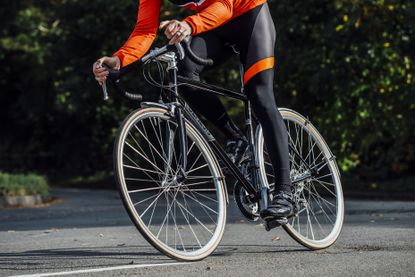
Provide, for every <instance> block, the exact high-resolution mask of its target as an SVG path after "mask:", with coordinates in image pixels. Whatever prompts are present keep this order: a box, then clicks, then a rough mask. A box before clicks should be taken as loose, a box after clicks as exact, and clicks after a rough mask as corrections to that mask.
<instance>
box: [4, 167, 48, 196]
mask: <svg viewBox="0 0 415 277" xmlns="http://www.w3.org/2000/svg"><path fill="white" fill-rule="evenodd" d="M35 194H40V195H42V196H48V195H49V186H48V183H47V181H46V179H45V178H44V177H43V176H39V175H36V174H8V173H2V172H0V195H3V196H26V195H35Z"/></svg>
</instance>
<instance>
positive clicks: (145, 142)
mask: <svg viewBox="0 0 415 277" xmlns="http://www.w3.org/2000/svg"><path fill="white" fill-rule="evenodd" d="M125 126H127V128H124V132H123V133H122V134H121V135H120V139H119V141H120V142H123V143H118V145H119V151H117V152H118V153H119V154H118V155H117V164H118V165H119V166H118V175H119V183H120V188H121V192H122V195H123V196H124V202H125V204H126V207H127V210H129V214H130V217H131V218H132V219H133V221H134V223H136V226H137V227H138V228H139V230H140V232H141V233H142V234H143V235H144V236H145V237H146V239H147V240H149V242H150V243H152V244H153V246H155V247H156V248H158V249H159V250H161V251H162V252H164V253H165V254H167V255H169V256H172V257H174V258H178V259H186V260H189V259H200V258H203V257H204V256H207V255H208V254H209V253H210V252H212V251H213V250H214V248H216V246H217V244H218V242H219V240H220V238H221V236H222V234H223V229H224V223H225V207H224V199H225V198H224V191H223V184H222V180H221V178H220V174H219V170H218V168H217V165H216V164H215V163H212V162H211V160H212V157H211V153H210V152H209V151H208V150H207V148H206V147H205V144H204V142H203V140H202V139H201V138H200V136H199V135H198V134H197V132H196V131H195V130H194V128H192V127H191V126H190V125H187V131H188V134H187V143H188V153H187V154H188V160H189V162H188V164H189V165H188V169H187V170H186V173H187V180H185V181H184V182H183V181H181V180H179V179H178V177H179V176H180V174H179V170H178V168H179V166H178V165H179V159H180V158H181V157H179V154H178V153H179V151H178V149H179V148H178V134H177V132H176V129H177V124H176V123H175V122H174V120H172V119H171V118H170V117H168V116H166V115H164V114H163V113H145V114H141V115H139V116H138V117H137V118H132V119H130V121H129V123H128V122H127V124H126V125H125ZM166 127H168V130H170V131H166Z"/></svg>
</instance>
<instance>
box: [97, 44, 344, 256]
mask: <svg viewBox="0 0 415 277" xmlns="http://www.w3.org/2000/svg"><path fill="white" fill-rule="evenodd" d="M185 55H187V56H188V57H189V58H191V59H192V60H193V61H194V62H196V63H199V64H202V65H212V64H213V61H212V60H210V59H204V58H201V57H198V56H196V55H195V54H194V53H193V52H192V49H191V48H190V42H189V40H186V41H185V42H184V43H181V44H176V45H166V46H164V47H161V48H155V49H153V50H151V51H150V52H149V53H148V54H146V55H145V56H143V57H142V58H141V59H139V60H137V61H136V62H134V63H132V64H130V65H128V66H126V67H123V68H122V69H120V70H111V69H109V77H108V78H109V80H111V81H112V83H113V85H114V86H115V88H116V90H117V91H118V92H120V93H122V94H123V95H124V96H126V97H127V98H129V99H132V100H135V101H138V102H139V103H140V108H138V109H137V110H134V111H133V112H132V113H131V114H130V115H129V116H127V118H126V119H125V120H124V122H123V123H122V124H121V126H120V128H119V132H118V135H117V137H116V140H115V146H114V171H115V178H116V181H117V183H118V187H119V191H120V195H121V198H122V201H123V204H124V206H125V208H126V210H127V212H128V214H129V216H130V218H131V220H132V222H133V223H134V224H135V226H136V227H137V229H138V231H140V233H141V234H142V235H143V236H144V238H145V239H146V240H147V241H148V242H149V243H150V244H151V245H153V246H154V247H155V248H156V249H158V250H159V251H161V252H162V253H164V254H165V255H167V256H169V257H171V258H174V259H177V260H181V261H197V260H201V259H204V258H206V257H207V256H209V255H210V254H211V253H212V252H213V251H214V250H215V249H216V248H217V246H218V244H219V242H220V240H221V238H222V236H223V233H224V230H225V225H226V210H227V205H228V204H229V198H230V197H229V195H228V190H227V186H226V182H227V181H228V180H230V179H232V178H233V179H234V180H236V183H235V184H234V186H233V197H231V198H233V199H234V201H235V202H236V205H237V207H238V208H239V210H240V211H241V213H242V215H243V216H245V217H246V218H247V219H248V220H250V221H257V220H262V219H261V218H260V216H259V212H260V211H261V209H264V208H266V207H267V206H268V203H270V201H271V200H272V191H273V189H274V176H273V170H272V165H271V163H270V159H269V155H270V154H272V153H268V152H267V149H266V146H265V145H264V137H263V133H262V129H261V125H260V124H259V123H258V121H257V119H256V118H255V116H254V115H253V113H252V110H251V105H250V102H249V100H248V99H247V97H246V96H245V95H244V93H243V85H242V86H241V87H242V89H241V92H234V91H231V90H228V89H225V88H222V87H219V86H215V85H211V84H207V83H205V82H199V81H195V80H192V79H189V78H185V77H183V76H179V75H178V61H179V60H181V59H183V58H184V57H185ZM151 65H157V68H158V69H159V73H160V74H161V75H160V78H161V81H156V80H155V78H153V76H152V74H151V73H150V71H149V70H147V71H146V70H145V69H146V68H147V69H148V67H149V66H151ZM140 68H141V69H143V76H144V78H145V79H146V80H147V81H148V82H149V83H150V84H152V85H154V86H157V87H159V88H160V89H161V94H160V95H161V96H160V98H159V100H158V101H156V102H144V101H143V97H142V95H141V94H135V93H130V92H128V91H126V90H125V89H124V87H123V83H122V81H121V77H122V76H123V75H125V74H127V73H129V72H137V71H138V69H140ZM165 72H167V77H168V78H166V79H167V80H168V81H164V79H165V78H164V73H165ZM241 76H243V69H241ZM183 86H190V87H193V88H197V89H200V90H204V91H206V92H208V93H213V94H217V95H221V96H226V97H230V98H233V99H237V100H240V101H242V102H243V103H244V111H245V126H244V127H245V132H246V137H247V139H248V141H249V146H248V151H247V153H248V154H247V155H245V156H244V159H243V160H242V161H241V162H240V163H238V164H234V163H233V162H232V161H231V159H230V158H229V157H228V156H227V154H226V153H225V151H224V150H223V148H222V147H221V145H220V144H219V143H218V141H217V140H216V139H215V137H214V136H213V135H212V133H211V132H210V131H209V130H208V129H207V128H206V126H205V125H204V124H203V122H202V121H201V120H200V119H199V118H198V116H197V115H196V114H195V113H194V112H193V111H192V110H191V108H190V107H189V105H188V104H187V103H186V101H185V100H184V99H183V98H182V97H181V96H180V89H181V88H182V87H183ZM103 91H104V98H105V99H107V98H108V93H107V88H106V85H105V84H104V86H103ZM279 111H280V112H281V114H282V117H283V119H284V122H285V124H286V127H287V132H288V137H289V159H290V177H291V180H292V192H293V195H294V201H295V208H294V215H293V216H292V217H290V218H288V223H286V224H283V225H282V227H283V228H284V229H285V230H286V231H287V232H288V234H289V235H290V236H291V237H292V238H294V239H295V240H296V241H297V242H299V243H300V244H302V245H304V246H305V247H308V248H309V249H313V250H317V249H323V248H326V247H329V246H330V245H332V244H333V243H334V242H335V241H336V239H337V238H338V236H339V234H340V231H341V229H342V225H343V218H344V200H343V193H342V186H341V180H340V173H339V170H338V167H337V163H336V159H335V156H334V155H333V154H332V152H331V151H330V149H329V147H328V145H327V143H326V142H325V141H324V139H323V137H322V136H321V135H320V133H319V132H318V130H317V129H316V127H315V126H314V125H313V124H312V123H311V122H310V121H309V120H308V119H307V118H305V117H303V116H302V115H300V114H299V113H297V112H295V111H293V110H290V109H286V108H280V109H279ZM224 168H226V170H224ZM224 172H226V174H224ZM225 175H226V176H225ZM263 224H264V226H265V228H266V230H268V231H269V230H271V229H272V228H274V227H276V226H279V225H281V222H280V221H276V220H274V221H265V222H263Z"/></svg>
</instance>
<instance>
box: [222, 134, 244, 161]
mask: <svg viewBox="0 0 415 277" xmlns="http://www.w3.org/2000/svg"><path fill="white" fill-rule="evenodd" d="M247 149H248V141H247V140H246V138H245V137H242V138H238V139H235V140H228V141H227V143H226V146H225V152H226V154H227V155H228V157H229V158H230V159H231V160H232V162H233V163H234V164H236V165H239V163H240V162H241V161H242V159H243V157H244V154H245V153H246V152H247V151H246V150H247Z"/></svg>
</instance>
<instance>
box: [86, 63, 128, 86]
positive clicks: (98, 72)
mask: <svg viewBox="0 0 415 277" xmlns="http://www.w3.org/2000/svg"><path fill="white" fill-rule="evenodd" d="M104 63H105V64H106V65H108V66H109V67H110V68H112V69H116V70H118V69H120V67H121V61H120V59H119V58H118V57H117V56H114V57H102V58H101V59H99V60H97V61H96V62H95V63H94V65H93V66H92V72H94V75H95V80H97V81H98V83H99V84H100V85H101V86H102V85H103V83H104V81H105V80H106V79H107V76H108V70H107V69H105V67H103V66H102V64H104Z"/></svg>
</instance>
